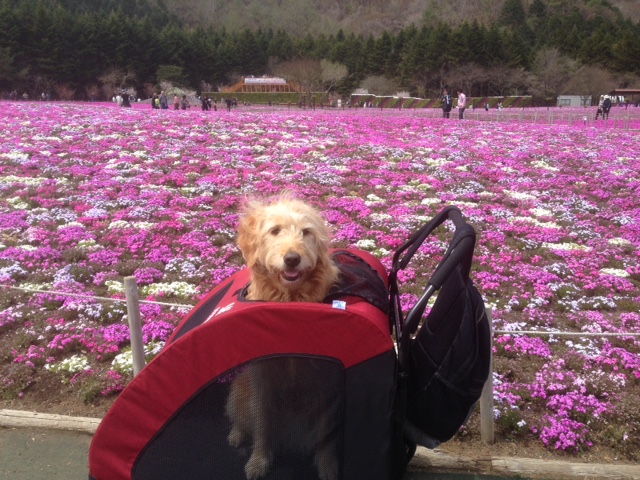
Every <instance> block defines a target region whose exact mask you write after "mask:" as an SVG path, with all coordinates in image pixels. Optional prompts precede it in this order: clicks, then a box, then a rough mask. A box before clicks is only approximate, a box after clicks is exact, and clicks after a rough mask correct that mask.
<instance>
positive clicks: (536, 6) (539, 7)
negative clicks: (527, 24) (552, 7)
mask: <svg viewBox="0 0 640 480" xmlns="http://www.w3.org/2000/svg"><path fill="white" fill-rule="evenodd" d="M529 15H530V16H532V17H536V18H538V19H544V18H545V17H546V16H547V6H546V5H545V4H544V2H543V1H542V0H533V2H531V5H530V6H529Z"/></svg>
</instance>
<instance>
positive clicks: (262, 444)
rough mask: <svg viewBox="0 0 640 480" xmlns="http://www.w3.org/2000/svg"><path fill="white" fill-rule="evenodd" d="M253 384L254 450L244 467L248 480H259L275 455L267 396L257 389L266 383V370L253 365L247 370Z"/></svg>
mask: <svg viewBox="0 0 640 480" xmlns="http://www.w3.org/2000/svg"><path fill="white" fill-rule="evenodd" d="M247 372H248V373H249V377H250V382H251V401H250V404H249V409H250V410H251V419H252V423H251V426H250V427H251V429H252V437H253V448H252V451H251V456H250V457H249V461H247V464H246V465H245V467H244V472H245V474H246V475H247V480H257V479H259V478H261V477H263V476H265V475H266V474H267V472H268V471H269V467H270V466H271V461H272V460H273V458H272V457H273V453H272V450H271V446H270V445H269V444H268V443H269V441H270V438H269V427H270V425H269V424H268V422H269V421H270V419H269V411H268V407H267V405H265V401H266V398H265V395H264V391H263V389H260V388H258V387H257V384H260V383H261V382H263V381H264V378H263V376H264V375H265V371H264V368H262V366H258V365H252V366H250V367H249V368H248V369H247Z"/></svg>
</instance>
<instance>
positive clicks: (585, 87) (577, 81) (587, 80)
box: [561, 65, 616, 105]
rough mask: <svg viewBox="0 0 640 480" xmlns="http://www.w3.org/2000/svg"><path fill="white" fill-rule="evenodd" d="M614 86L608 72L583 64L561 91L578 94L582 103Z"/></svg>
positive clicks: (587, 102)
mask: <svg viewBox="0 0 640 480" xmlns="http://www.w3.org/2000/svg"><path fill="white" fill-rule="evenodd" d="M614 88H616V83H615V80H614V78H613V76H612V75H611V73H610V72H608V71H607V70H605V69H603V68H601V67H597V66H595V65H583V66H582V67H580V68H579V69H578V70H576V72H575V73H574V74H573V75H572V76H571V78H570V79H569V81H568V82H567V83H566V84H565V86H564V88H563V89H562V91H561V93H565V94H573V95H580V97H581V98H582V101H583V105H586V104H591V102H590V100H592V99H596V100H597V99H598V98H600V95H603V94H606V93H609V92H610V91H611V90H613V89H614Z"/></svg>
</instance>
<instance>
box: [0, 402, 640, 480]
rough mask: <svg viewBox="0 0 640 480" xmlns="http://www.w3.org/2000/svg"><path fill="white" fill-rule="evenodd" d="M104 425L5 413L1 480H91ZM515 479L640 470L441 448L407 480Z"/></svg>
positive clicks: (624, 478)
mask: <svg viewBox="0 0 640 480" xmlns="http://www.w3.org/2000/svg"><path fill="white" fill-rule="evenodd" d="M99 423H100V419H96V418H86V417H66V416H62V415H49V414H38V413H33V412H23V411H17V410H0V479H3V478H7V479H12V480H44V479H52V478H60V479H65V480H76V479H78V480H87V479H88V475H89V467H88V453H89V446H90V444H91V439H92V434H93V433H94V432H95V430H96V428H97V426H98V425H99ZM438 472H460V473H438ZM462 472H464V473H462ZM512 478H517V479H518V480H527V478H536V479H545V480H547V479H548V480H560V479H568V480H572V479H575V480H605V479H611V480H613V479H616V480H640V466H638V465H620V464H586V463H572V462H560V461H543V460H535V459H527V458H508V457H490V458H472V457H453V456H451V455H448V454H445V453H443V452H440V451H439V450H437V449H436V450H427V449H424V448H419V449H418V452H417V453H416V456H415V457H414V459H413V460H412V462H411V464H410V468H409V472H408V473H407V474H406V475H405V478H404V480H511V479H512ZM345 480H348V479H345Z"/></svg>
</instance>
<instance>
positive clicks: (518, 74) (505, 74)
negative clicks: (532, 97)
mask: <svg viewBox="0 0 640 480" xmlns="http://www.w3.org/2000/svg"><path fill="white" fill-rule="evenodd" d="M528 83H529V80H528V78H527V75H526V73H525V71H524V69H522V68H512V67H507V66H500V65H499V66H495V67H491V68H489V69H488V70H487V84H488V88H489V91H490V92H491V93H493V94H494V95H498V96H504V95H509V94H511V95H517V94H519V93H520V92H522V91H523V90H526V88H527V86H528Z"/></svg>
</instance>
